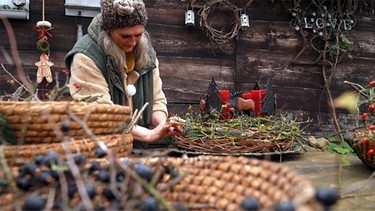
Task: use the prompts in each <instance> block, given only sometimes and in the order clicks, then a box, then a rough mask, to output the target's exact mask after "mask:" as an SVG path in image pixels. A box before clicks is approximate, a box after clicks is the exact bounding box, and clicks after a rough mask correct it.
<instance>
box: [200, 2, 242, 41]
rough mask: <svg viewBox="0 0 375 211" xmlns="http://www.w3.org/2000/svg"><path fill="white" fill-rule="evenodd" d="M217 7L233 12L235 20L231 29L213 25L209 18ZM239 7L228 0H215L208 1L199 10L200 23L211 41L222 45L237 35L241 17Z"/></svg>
mask: <svg viewBox="0 0 375 211" xmlns="http://www.w3.org/2000/svg"><path fill="white" fill-rule="evenodd" d="M216 8H225V9H227V10H229V11H230V12H233V22H232V23H231V26H232V28H231V30H229V31H228V30H224V29H223V28H221V29H216V28H214V27H212V24H211V22H210V20H209V15H210V13H212V11H213V10H214V9H216ZM238 14H239V13H238V8H237V7H236V6H235V5H234V4H232V3H231V2H229V1H227V0H213V1H210V2H208V3H206V4H205V5H204V6H203V7H202V9H201V10H200V12H199V15H200V17H201V18H200V23H201V27H202V30H203V31H204V32H205V33H206V35H207V36H208V37H209V38H210V40H211V41H214V42H215V43H217V44H219V45H221V44H225V43H226V42H228V41H229V40H231V39H233V38H234V37H236V36H237V34H238V31H239V29H240V18H239V15H238Z"/></svg>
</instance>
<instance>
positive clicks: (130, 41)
mask: <svg viewBox="0 0 375 211" xmlns="http://www.w3.org/2000/svg"><path fill="white" fill-rule="evenodd" d="M144 29H145V28H144V26H143V25H136V26H132V27H123V28H118V29H110V30H108V33H109V35H110V36H111V37H112V39H113V40H114V41H115V43H116V44H117V45H118V46H119V47H120V48H121V49H122V50H123V51H125V53H130V52H131V51H132V50H133V48H134V47H135V46H136V45H137V43H138V42H139V40H140V39H141V37H142V34H143V31H144Z"/></svg>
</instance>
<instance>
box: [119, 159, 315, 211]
mask: <svg viewBox="0 0 375 211" xmlns="http://www.w3.org/2000/svg"><path fill="white" fill-rule="evenodd" d="M126 159H128V158H126ZM142 162H144V163H146V164H148V165H151V166H153V167H157V166H158V165H162V166H168V165H171V164H172V165H173V166H174V167H175V170H176V171H178V172H182V173H184V174H186V175H185V177H184V178H183V179H182V180H181V181H180V182H178V183H177V184H176V185H174V186H170V185H169V186H168V185H167V184H168V182H170V181H171V180H172V179H173V178H171V177H170V176H169V175H166V176H164V178H163V182H162V183H159V184H158V186H157V187H158V189H159V190H160V192H161V194H162V195H163V196H164V197H165V198H166V199H167V200H168V201H169V202H171V203H172V202H179V203H182V204H184V205H186V206H192V207H195V208H197V209H198V207H201V208H202V207H204V208H203V210H241V207H240V204H241V202H242V201H243V200H244V198H245V197H253V198H255V199H257V201H258V202H259V205H260V209H262V210H270V209H272V208H273V206H274V205H275V204H276V203H278V202H280V201H282V200H290V201H292V202H293V203H294V204H295V205H296V208H297V209H296V210H317V209H318V208H319V206H320V205H319V203H317V202H316V200H315V191H316V190H315V188H314V186H313V185H312V183H311V182H310V181H308V180H306V179H305V178H303V177H301V176H299V175H297V173H296V172H293V171H290V170H289V169H288V168H287V167H285V166H282V165H281V164H277V163H273V162H269V161H264V160H259V159H255V158H247V157H242V156H239V157H234V156H197V157H191V158H173V157H159V158H142ZM163 187H169V188H163ZM242 209H243V208H242ZM193 210H194V208H193Z"/></svg>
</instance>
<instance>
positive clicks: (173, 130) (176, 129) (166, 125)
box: [150, 117, 185, 142]
mask: <svg viewBox="0 0 375 211" xmlns="http://www.w3.org/2000/svg"><path fill="white" fill-rule="evenodd" d="M184 122H185V120H182V119H180V118H176V117H172V118H169V119H168V120H167V121H165V122H161V123H160V124H159V125H157V126H156V127H155V128H154V129H152V130H151V131H150V140H151V142H156V141H159V140H162V139H166V138H168V137H170V136H179V135H181V133H182V123H184Z"/></svg>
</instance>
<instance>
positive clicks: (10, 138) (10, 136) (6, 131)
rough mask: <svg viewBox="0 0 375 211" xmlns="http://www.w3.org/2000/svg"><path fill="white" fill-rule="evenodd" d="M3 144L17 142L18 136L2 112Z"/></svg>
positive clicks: (0, 119)
mask: <svg viewBox="0 0 375 211" xmlns="http://www.w3.org/2000/svg"><path fill="white" fill-rule="evenodd" d="M2 144H11V145H15V144H17V136H16V134H15V133H14V132H13V129H12V128H11V127H10V124H9V122H8V121H6V119H5V118H4V116H3V115H2V114H1V113H0V145H2Z"/></svg>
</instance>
